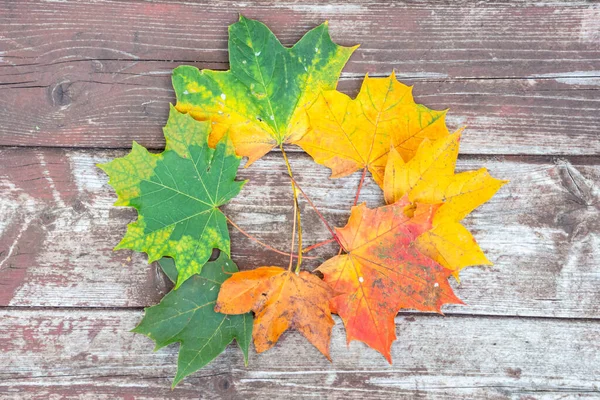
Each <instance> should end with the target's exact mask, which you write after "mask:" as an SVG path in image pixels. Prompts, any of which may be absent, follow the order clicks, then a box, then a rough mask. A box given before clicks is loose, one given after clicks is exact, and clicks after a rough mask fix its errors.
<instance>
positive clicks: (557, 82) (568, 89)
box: [0, 0, 600, 155]
mask: <svg viewBox="0 0 600 400" xmlns="http://www.w3.org/2000/svg"><path fill="white" fill-rule="evenodd" d="M238 12H243V13H244V14H246V15H248V16H250V17H257V18H261V19H262V20H264V21H265V22H266V23H267V24H269V25H270V26H271V27H272V28H273V30H274V31H275V33H276V34H277V35H278V36H279V37H280V38H281V40H282V41H283V43H284V44H286V45H290V44H292V43H294V42H295V41H296V40H297V39H298V38H299V37H300V36H301V34H302V33H303V32H304V31H306V30H307V29H309V28H311V27H314V26H315V25H316V24H318V23H320V22H321V21H322V20H324V19H326V18H328V19H330V24H331V32H332V35H333V36H334V38H335V39H336V40H338V41H339V42H341V43H343V44H346V45H350V44H354V43H357V42H361V43H362V47H361V48H360V49H359V50H358V51H357V53H356V54H355V55H354V56H353V57H352V59H351V61H350V63H349V64H348V66H347V68H346V70H345V71H346V72H345V75H344V76H345V78H344V79H345V81H344V82H342V84H341V88H342V90H344V91H346V92H348V93H355V91H356V88H358V86H359V83H360V78H359V77H360V76H362V75H363V74H364V73H365V72H369V73H372V74H374V75H383V74H388V73H389V72H390V71H391V70H392V69H396V70H397V71H398V72H399V76H400V77H401V78H404V79H405V80H406V82H408V83H415V84H416V87H415V94H416V98H417V100H418V101H421V102H424V103H426V104H428V105H430V106H431V107H436V108H447V107H450V108H451V113H450V118H449V121H450V125H451V126H452V127H454V128H456V127H458V126H460V125H462V124H468V126H469V132H470V134H469V135H468V136H466V138H465V140H464V145H463V152H464V153H466V154H579V155H581V154H599V153H600V140H597V138H598V131H599V130H600V125H599V124H600V122H599V119H598V118H597V115H598V111H599V110H600V107H599V105H598V96H597V93H598V89H599V86H600V81H599V79H600V63H599V61H598V60H600V46H598V42H599V41H598V40H597V39H598V38H600V28H599V27H600V11H599V10H598V9H597V8H596V7H594V6H593V5H592V4H588V3H586V2H580V3H565V2H541V3H539V4H538V3H536V2H516V3H514V2H513V3H511V4H508V3H506V4H492V3H485V4H477V6H475V5H474V4H471V3H469V2H463V3H459V4H446V5H445V4H438V3H433V4H412V5H406V4H398V3H389V4H386V3H379V2H375V1H370V2H368V3H364V2H350V3H346V2H345V3H343V4H341V3H340V4H328V5H326V4H321V3H312V2H311V3H305V2H294V1H284V2H278V3H277V6H276V7H273V6H272V4H271V3H260V2H256V3H250V4H240V3H230V2H226V1H223V0H219V1H217V2H198V3H196V4H192V3H174V2H164V1H160V2H156V3H147V2H108V1H101V2H96V1H93V2H92V1H80V2H72V1H69V2H52V3H46V2H39V1H23V2H14V1H5V2H4V3H2V4H1V5H0V51H1V54H0V91H1V93H2V96H0V121H2V122H1V123H0V145H19V146H21V145H26V146H59V147H60V146H63V147H116V148H119V147H127V146H129V145H130V143H131V141H132V140H137V141H139V142H140V143H142V144H144V145H147V146H150V147H153V148H159V147H161V146H163V145H164V142H163V139H162V135H161V130H160V127H161V126H162V125H163V124H164V122H165V120H166V113H167V112H168V106H167V104H168V102H170V101H173V100H174V99H173V93H172V90H171V88H170V79H169V73H170V70H171V69H172V68H174V67H175V66H177V65H179V64H193V65H196V66H198V67H199V68H216V69H225V68H227V52H226V39H227V38H226V33H227V29H226V26H227V25H228V24H230V23H232V22H234V21H235V18H236V16H237V13H238ZM411 78H412V79H411ZM415 78H416V79H415ZM548 136H551V137H552V139H551V140H548V139H547V138H548Z"/></svg>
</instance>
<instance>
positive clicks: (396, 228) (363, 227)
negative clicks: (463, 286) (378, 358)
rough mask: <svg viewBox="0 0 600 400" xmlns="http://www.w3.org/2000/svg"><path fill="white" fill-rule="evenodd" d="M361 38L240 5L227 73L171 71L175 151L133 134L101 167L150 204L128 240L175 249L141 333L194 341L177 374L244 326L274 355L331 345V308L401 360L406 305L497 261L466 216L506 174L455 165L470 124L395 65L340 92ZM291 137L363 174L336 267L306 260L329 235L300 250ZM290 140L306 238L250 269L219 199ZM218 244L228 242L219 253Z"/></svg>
mask: <svg viewBox="0 0 600 400" xmlns="http://www.w3.org/2000/svg"><path fill="white" fill-rule="evenodd" d="M356 47H357V46H356ZM356 47H351V48H348V47H343V46H339V45H337V44H335V43H333V42H332V40H331V39H330V36H329V32H328V25H327V23H324V24H322V25H320V26H318V27H317V28H315V29H313V30H311V31H309V32H308V33H307V34H306V35H304V37H303V38H302V39H301V40H300V41H299V42H298V43H296V44H295V45H294V46H293V47H291V48H285V47H283V46H282V45H281V44H280V42H279V41H278V40H277V38H276V37H275V36H274V35H273V34H272V33H271V31H270V30H269V29H268V28H267V27H266V26H265V25H263V24H262V23H260V22H258V21H254V20H250V19H247V18H244V17H240V20H239V21H238V22H237V23H235V24H233V25H231V26H230V28H229V57H230V70H229V71H211V70H202V71H199V70H198V69H197V68H194V67H190V66H180V67H178V68H176V69H175V70H174V71H173V86H174V88H175V92H176V95H177V103H176V105H175V106H174V107H173V106H172V107H171V110H170V116H169V120H168V122H167V125H166V126H165V128H164V134H165V139H166V147H165V151H163V152H162V153H159V154H152V153H149V152H148V151H147V150H146V149H145V148H143V147H142V146H139V145H137V144H136V143H134V146H133V149H132V151H131V153H130V154H128V155H127V156H125V157H122V158H118V159H115V160H113V161H111V162H109V163H107V164H103V165H100V167H101V168H102V169H103V170H104V171H106V172H107V173H108V175H109V177H110V181H109V183H110V184H111V185H112V186H113V187H114V188H115V190H116V192H117V194H118V200H117V203H116V205H121V206H133V207H135V208H136V209H137V210H138V219H137V221H135V222H133V223H131V224H129V226H128V229H127V233H126V235H125V237H124V238H123V240H122V241H121V242H120V243H119V245H118V246H117V247H116V248H117V249H120V248H127V249H133V250H137V251H142V252H145V253H147V254H148V258H149V261H150V262H152V261H156V260H159V259H162V260H161V266H163V268H165V265H164V264H163V261H164V260H166V259H164V258H163V257H170V258H172V259H173V260H172V261H173V262H174V268H173V280H174V281H175V282H176V285H175V289H174V290H173V291H172V292H171V293H169V294H168V295H167V296H165V298H164V299H163V301H162V302H161V304H159V305H157V306H154V307H151V308H149V309H147V310H146V316H145V317H144V320H143V321H142V323H141V324H140V325H139V326H138V328H136V331H137V332H139V333H143V334H146V335H148V336H149V337H150V338H152V339H153V340H155V341H156V342H157V347H162V346H164V345H167V344H169V343H173V342H179V343H181V348H180V356H179V362H178V372H177V376H176V379H175V382H174V384H176V383H177V382H178V381H179V380H181V379H182V378H183V377H184V376H186V375H188V374H189V373H192V372H193V371H195V370H197V369H198V368H200V367H202V366H203V365H205V364H206V363H208V362H209V361H210V360H212V359H213V358H214V357H216V356H217V355H218V354H219V353H220V352H221V351H223V349H224V348H225V346H227V344H228V343H229V342H231V341H232V340H233V339H237V342H238V344H239V345H240V347H241V348H242V350H243V352H244V355H245V358H246V360H247V354H248V343H249V342H250V338H252V340H253V341H254V345H255V348H256V351H257V352H262V351H265V350H267V349H269V348H270V347H272V346H273V345H274V344H275V343H276V342H277V340H278V338H279V337H280V335H281V334H282V333H283V332H284V331H285V330H287V329H295V330H298V331H300V332H301V333H302V334H303V335H304V336H305V337H306V338H307V339H308V340H309V341H310V342H311V343H312V344H313V345H314V346H315V347H316V348H317V349H319V351H321V353H323V354H324V355H325V356H326V357H327V358H329V343H330V339H331V329H332V326H333V325H334V321H333V319H332V317H331V313H336V314H338V315H339V316H340V317H341V319H342V320H343V322H344V326H345V329H346V336H347V341H348V342H350V341H352V340H359V341H362V342H364V343H366V344H367V345H368V346H370V347H372V348H373V349H375V350H377V351H379V352H380V353H381V354H383V355H384V357H385V358H386V359H387V360H388V361H390V362H391V355H390V348H391V344H392V342H393V341H394V340H395V339H396V333H395V332H396V326H395V323H394V317H395V315H396V314H397V312H398V311H399V310H401V309H413V310H419V311H435V312H440V309H441V306H442V305H443V304H449V303H454V304H461V301H460V300H459V299H458V298H457V297H456V295H455V294H454V293H453V290H452V288H451V286H450V285H449V283H448V278H449V276H450V275H454V276H455V277H456V278H458V273H459V271H460V270H461V269H462V268H464V267H467V266H471V265H482V264H491V263H490V262H489V261H488V260H487V258H486V257H485V255H484V254H483V252H482V250H481V249H480V248H479V246H478V245H477V243H476V241H475V239H474V238H473V236H472V235H471V234H470V233H469V231H468V230H467V229H466V228H465V227H464V226H463V225H462V224H461V223H460V221H461V220H462V219H463V218H464V217H465V216H466V215H467V214H468V213H470V212H471V211H472V210H473V209H475V208H476V207H477V206H479V205H480V204H482V203H484V202H485V201H487V200H488V199H489V198H491V197H492V196H493V195H494V193H495V192H496V191H497V190H498V189H499V188H500V187H501V186H502V185H503V184H505V183H506V182H505V181H501V180H498V179H495V178H492V177H491V176H490V175H489V173H488V172H487V171H486V169H485V168H482V169H480V170H478V171H468V172H461V173H455V171H454V169H455V164H456V159H457V155H458V149H459V142H460V135H461V130H459V131H457V132H455V133H450V132H449V131H448V128H447V127H446V124H445V114H446V111H436V110H432V109H429V108H427V107H425V106H424V105H421V104H416V103H415V102H414V100H413V96H412V88H411V87H409V86H406V85H404V84H402V83H400V82H398V81H397V79H396V77H395V75H394V73H392V74H391V75H390V76H389V77H384V78H370V77H368V76H366V77H365V79H364V81H363V83H362V87H361V89H360V92H359V93H358V95H357V96H356V98H354V99H352V98H350V97H348V96H347V95H345V94H343V93H340V92H338V91H336V90H335V88H336V86H337V82H338V79H339V76H340V73H341V71H342V68H343V67H344V65H345V64H346V62H347V61H348V59H349V58H350V56H351V54H352V53H353V52H354V50H355V49H356ZM284 144H293V145H297V146H300V147H301V148H302V149H303V150H304V151H305V152H307V153H308V154H309V155H310V156H312V158H313V159H314V161H315V162H317V163H319V164H321V165H324V166H326V167H328V168H330V169H331V172H332V173H331V178H333V179H335V178H338V177H343V176H347V175H349V174H352V173H355V172H362V179H361V181H360V185H359V187H358V191H357V193H356V201H355V206H354V207H352V209H351V212H350V217H349V220H348V223H347V225H346V226H345V227H343V228H336V229H335V230H334V229H331V228H330V227H329V226H328V225H327V222H326V221H325V220H324V219H323V218H322V216H321V215H320V214H319V216H320V217H321V219H322V220H323V223H324V224H326V225H327V227H328V229H330V232H331V235H332V238H331V239H330V240H329V241H328V242H332V241H335V242H337V243H338V245H339V247H340V253H339V255H337V256H335V257H332V258H330V259H328V260H326V261H325V262H324V263H323V264H322V265H320V266H319V267H318V269H317V270H318V271H320V272H321V274H322V277H323V278H322V279H321V278H319V277H318V276H316V275H314V274H311V273H309V272H307V271H303V270H300V265H301V261H302V256H303V254H306V253H307V252H308V251H309V250H310V249H312V248H314V247H316V246H315V245H314V244H313V245H312V246H309V247H302V246H303V245H305V244H306V243H307V240H306V238H304V239H302V236H301V223H302V221H301V216H300V213H299V209H298V201H302V197H303V195H304V193H303V192H302V189H301V188H300V187H299V186H298V185H297V184H296V182H295V180H294V178H293V171H292V169H291V166H290V164H289V163H288V160H287V156H286V154H285V151H284V148H283V145H284ZM277 147H278V148H280V150H281V154H282V156H283V157H282V163H285V165H286V167H287V171H288V173H289V177H290V184H291V195H292V196H293V197H294V200H295V208H294V227H293V232H292V238H294V237H296V232H298V234H297V237H298V240H297V243H298V251H297V254H294V250H293V247H292V251H291V252H290V253H291V254H290V264H289V266H288V267H287V268H282V267H276V266H263V267H260V268H256V269H254V270H249V271H243V272H236V271H238V270H237V266H235V264H233V262H232V261H231V260H230V259H229V256H230V243H229V233H228V226H227V225H228V223H229V224H231V225H232V226H234V227H236V228H237V229H240V230H241V228H239V227H238V226H237V225H236V224H235V222H234V221H232V220H231V219H230V218H229V217H227V216H226V215H224V214H223V213H222V211H221V210H220V209H219V206H221V205H223V204H225V203H226V202H228V201H229V200H230V199H231V198H233V197H234V196H236V195H237V194H238V193H239V191H240V190H241V188H242V186H243V184H244V183H245V182H240V181H236V180H235V175H236V171H237V169H238V166H239V163H240V159H241V158H242V157H247V159H248V161H247V164H246V167H248V166H250V165H251V164H252V163H253V162H254V161H256V160H258V159H259V158H261V157H262V156H263V155H265V154H266V153H268V152H269V151H271V150H272V149H274V148H277ZM367 171H368V172H369V174H366V173H367ZM365 175H367V179H368V176H369V175H370V177H372V179H374V180H375V182H376V183H377V184H378V185H379V186H380V187H381V188H382V190H383V194H384V198H385V202H386V204H387V205H385V206H382V207H378V208H375V209H370V208H368V207H367V206H366V205H365V204H364V203H363V204H359V205H356V204H357V201H358V199H359V194H360V188H361V186H362V182H363V181H364V179H365ZM306 201H308V202H309V203H310V204H311V205H312V206H314V205H313V204H312V202H310V199H308V198H306ZM315 212H317V213H318V210H317V209H316V208H315ZM242 232H243V231H242ZM253 239H254V238H253ZM254 240H257V239H254ZM257 241H258V240H257ZM292 243H294V240H293V239H292ZM317 245H318V244H317ZM214 248H218V249H220V250H221V253H222V255H221V257H220V258H219V259H218V260H216V261H214V262H211V261H209V258H210V255H211V253H212V250H213V249H214ZM274 250H276V249H274ZM292 259H294V260H295V262H296V267H295V268H294V269H292ZM212 264H215V265H212ZM165 272H167V270H166V269H165ZM169 276H171V275H169ZM207 283H209V284H207ZM215 288H217V289H219V290H217V291H215V290H214V289H215ZM209 292H210V293H209ZM217 292H218V294H217ZM184 304H194V305H195V306H189V305H188V306H185V305H184ZM207 305H208V306H207ZM250 312H253V313H254V318H253V322H252V316H251V314H249V313H250ZM182 315H183V316H184V317H185V318H183V319H182V320H178V318H181V316H182ZM235 316H243V318H237V317H235ZM236 318H237V319H236ZM167 321H170V322H167ZM174 321H175V322H174ZM194 324H195V325H194ZM211 324H212V325H211ZM224 324H225V326H224ZM172 325H174V327H172ZM213 325H214V326H213ZM199 330H204V331H205V332H203V333H200V332H199ZM217 333H218V335H216V334H217ZM215 336H218V337H219V338H220V342H219V341H217V340H216V339H214V337H215ZM207 349H208V350H210V351H207Z"/></svg>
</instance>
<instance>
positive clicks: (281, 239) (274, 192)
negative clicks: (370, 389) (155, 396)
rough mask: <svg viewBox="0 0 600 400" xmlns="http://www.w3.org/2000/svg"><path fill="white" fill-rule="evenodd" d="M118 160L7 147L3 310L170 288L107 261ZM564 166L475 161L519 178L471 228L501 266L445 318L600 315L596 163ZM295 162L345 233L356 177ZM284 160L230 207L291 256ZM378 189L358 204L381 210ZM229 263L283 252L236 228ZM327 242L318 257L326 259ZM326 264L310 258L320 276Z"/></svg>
mask: <svg viewBox="0 0 600 400" xmlns="http://www.w3.org/2000/svg"><path fill="white" fill-rule="evenodd" d="M124 153H125V152H124V151H122V150H59V149H19V148H13V149H8V148H5V149H3V150H0V171H1V172H0V188H1V193H2V196H1V197H0V210H1V211H2V214H3V215H5V216H6V217H5V218H4V222H3V224H2V225H0V228H1V229H0V252H2V255H1V256H0V268H1V270H0V276H2V277H3V281H4V282H6V283H5V285H8V286H7V287H6V290H5V291H3V292H2V295H0V300H1V303H0V304H3V305H12V306H48V307H140V306H148V305H151V304H154V303H156V302H158V300H159V299H160V298H161V297H162V295H163V294H164V293H165V290H168V287H169V285H168V284H167V282H166V280H165V279H164V278H163V276H162V275H161V274H160V273H158V272H157V270H156V268H155V267H151V266H148V265H147V263H146V261H145V260H146V256H145V255H142V254H138V253H133V252H130V251H127V250H122V251H118V252H113V251H111V249H112V247H114V245H116V243H118V241H119V240H120V238H121V237H122V235H123V234H124V232H125V226H126V224H127V223H128V222H131V221H132V220H134V219H135V211H134V210H133V209H130V208H121V207H113V206H112V205H111V204H112V203H113V202H114V201H115V195H114V192H113V191H112V189H111V188H110V187H109V186H108V185H107V183H106V182H107V177H106V176H105V175H104V173H103V172H102V171H100V170H99V169H97V168H96V167H95V163H98V162H105V161H107V160H108V159H111V158H113V157H117V156H122V155H124ZM593 161H594V162H592V163H589V164H585V163H584V164H582V163H576V162H575V163H574V164H571V163H569V162H568V161H565V160H556V161H554V162H553V161H552V160H549V159H536V158H533V159H519V158H517V159H511V158H504V159H495V158H479V157H475V158H474V157H468V158H462V159H461V160H460V161H459V169H460V170H464V169H477V168H480V167H482V166H486V167H488V168H489V169H490V171H491V173H492V174H493V175H494V176H496V177H499V178H502V179H509V180H511V182H510V184H508V185H507V186H506V187H505V188H503V189H501V190H500V192H499V193H498V194H497V195H496V196H495V197H494V198H493V199H492V200H491V201H490V202H489V203H487V204H485V205H484V206H482V207H481V208H480V209H478V210H477V211H475V212H474V213H473V214H472V215H471V216H470V217H468V218H467V219H466V221H465V223H466V226H467V227H468V228H469V229H470V230H471V231H472V232H473V233H474V235H475V237H476V238H477V240H478V241H479V243H480V245H481V246H482V248H483V249H485V251H486V253H487V254H488V256H489V258H490V259H491V260H492V261H493V262H495V264H496V265H495V266H494V267H492V268H489V269H485V268H471V269H468V270H466V271H464V272H463V274H462V276H463V279H462V284H461V285H460V286H459V287H458V288H457V292H458V295H459V296H460V297H461V298H462V299H463V300H464V301H465V302H466V303H467V304H469V306H468V307H462V306H453V307H450V306H449V307H447V308H445V312H447V313H448V314H455V313H467V314H486V315H492V314H493V315H520V316H526V315H528V316H545V317H551V316H556V317H586V318H598V317H600V297H599V296H600V294H599V292H598V290H597V288H598V287H599V286H600V273H599V271H598V268H597V266H598V265H599V264H600V245H599V243H600V218H599V217H600V211H599V208H598V207H599V206H598V205H599V204H600V202H599V201H598V199H599V198H600V192H599V189H598V188H599V185H598V182H600V165H598V164H597V163H595V161H596V160H595V159H593ZM291 163H292V166H293V168H294V170H295V171H296V175H297V179H298V182H299V184H300V185H301V186H302V187H303V189H304V190H305V191H306V192H307V193H308V194H309V196H310V197H311V198H312V199H313V201H314V202H315V204H316V205H317V206H318V207H319V208H320V210H321V211H322V212H323V214H324V215H325V217H326V218H327V219H328V220H329V221H330V222H331V223H332V224H333V225H335V226H343V225H345V223H346V219H347V217H348V215H349V210H350V206H351V205H352V202H353V199H354V192H355V190H356V185H357V182H358V179H359V176H360V174H359V173H358V174H355V175H353V176H351V177H348V178H344V179H336V180H331V179H329V178H328V176H329V172H328V171H329V170H328V169H326V168H324V167H321V166H319V165H317V164H315V163H314V162H313V161H312V160H311V159H310V158H309V157H308V156H306V155H300V154H294V155H293V156H292V158H291ZM284 171H285V166H284V164H283V162H282V161H281V159H280V155H278V154H277V153H272V154H269V155H268V156H266V157H265V158H264V159H263V160H261V161H259V162H257V163H256V164H254V165H253V166H252V167H250V168H248V169H241V170H240V174H239V176H240V178H243V179H249V180H250V182H249V183H248V184H247V185H246V187H245V188H244V190H243V192H242V193H241V194H240V196H238V197H237V198H235V199H234V200H233V201H232V202H231V203H230V204H229V205H227V206H225V207H224V210H225V212H226V214H227V215H229V216H230V217H231V218H232V219H233V220H234V221H236V222H237V223H238V224H239V225H241V226H242V227H243V228H244V229H246V230H247V231H248V232H249V233H250V234H252V235H254V236H256V237H258V238H260V239H262V240H263V241H265V242H267V243H269V244H271V245H273V246H275V247H277V248H279V249H281V250H285V249H287V248H289V237H288V236H289V234H288V232H290V231H291V218H292V208H291V202H290V188H289V182H288V180H287V179H288V178H287V177H286V176H285V174H284ZM382 197H383V196H382V193H381V191H380V189H379V188H378V187H377V186H376V185H375V184H374V183H373V182H371V180H370V179H369V180H368V183H367V185H366V186H365V188H364V189H363V192H362V195H361V201H366V202H367V204H368V205H370V206H376V205H380V204H382V202H383V198H382ZM302 212H303V216H304V217H303V221H304V222H303V226H304V230H305V243H306V244H307V245H308V244H311V243H315V242H317V241H320V240H325V239H327V238H328V233H327V230H326V229H325V227H324V226H323V224H322V223H321V222H320V221H319V219H318V218H317V216H316V215H315V213H314V212H313V211H312V210H311V209H310V207H308V206H307V204H306V203H305V202H302ZM230 230H231V232H232V247H233V248H232V253H233V257H234V260H235V261H236V262H237V263H238V264H239V266H240V267H241V268H242V269H250V268H254V267H257V266H261V265H278V264H279V265H283V264H284V263H286V259H285V256H279V255H277V254H275V253H272V252H270V251H268V250H265V249H263V248H262V247H260V246H258V245H256V244H255V243H254V242H251V241H249V240H248V239H246V238H245V237H243V236H242V235H241V234H239V233H238V232H237V231H235V230H234V229H233V228H231V229H230ZM336 253H337V249H336V248H335V247H334V246H333V245H331V246H328V247H324V248H322V249H321V250H320V251H315V255H320V256H323V257H330V256H332V255H334V254H336ZM319 263H320V261H319V260H307V261H306V263H305V265H306V267H307V268H309V269H312V268H314V267H316V266H318V265H319Z"/></svg>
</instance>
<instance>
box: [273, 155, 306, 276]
mask: <svg viewBox="0 0 600 400" xmlns="http://www.w3.org/2000/svg"><path fill="white" fill-rule="evenodd" d="M279 148H280V149H281V154H282V155H283V159H284V160H285V165H286V167H287V170H288V175H289V177H290V179H291V180H292V193H293V194H294V217H295V218H294V221H298V249H302V219H301V217H300V207H299V206H298V190H297V189H296V186H297V185H296V182H295V181H294V174H293V173H292V166H291V165H290V161H289V160H288V158H287V154H286V153H285V150H284V149H283V143H281V144H280V145H279ZM292 243H293V242H292ZM293 252H294V251H293V250H292V251H291V253H293ZM300 265H302V251H299V252H298V262H297V263H296V271H295V272H296V274H298V273H299V272H300Z"/></svg>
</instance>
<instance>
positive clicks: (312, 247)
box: [302, 238, 335, 253]
mask: <svg viewBox="0 0 600 400" xmlns="http://www.w3.org/2000/svg"><path fill="white" fill-rule="evenodd" d="M332 242H335V238H331V239H327V240H323V241H322V242H319V243H315V244H313V245H311V246H308V247H307V248H305V249H302V253H308V252H309V251H311V250H313V249H316V248H317V247H321V246H325V245H326V244H329V243H332Z"/></svg>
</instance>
